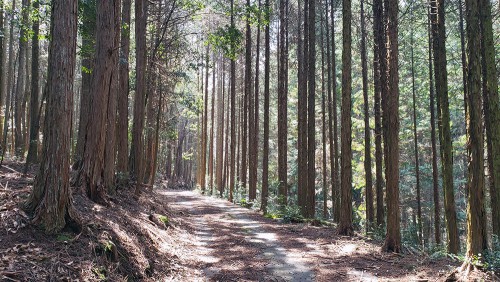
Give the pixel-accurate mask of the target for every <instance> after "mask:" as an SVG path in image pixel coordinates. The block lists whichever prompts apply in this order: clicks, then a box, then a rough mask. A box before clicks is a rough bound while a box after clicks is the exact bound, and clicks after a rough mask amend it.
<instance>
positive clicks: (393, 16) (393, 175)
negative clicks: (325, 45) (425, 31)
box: [382, 0, 401, 253]
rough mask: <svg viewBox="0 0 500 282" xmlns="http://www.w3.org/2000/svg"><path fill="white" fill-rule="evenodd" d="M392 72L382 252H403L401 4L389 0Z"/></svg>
mask: <svg viewBox="0 0 500 282" xmlns="http://www.w3.org/2000/svg"><path fill="white" fill-rule="evenodd" d="M385 8H386V15H387V39H388V41H389V43H388V52H387V55H388V60H387V61H388V72H387V78H388V80H387V83H388V84H387V89H388V92H387V93H386V95H387V96H386V97H385V100H386V102H385V103H384V102H383V105H384V106H385V107H384V108H383V113H384V114H383V122H384V124H385V126H384V134H386V135H385V136H386V139H385V140H386V143H385V148H386V157H385V169H386V170H385V179H386V188H387V234H386V237H385V242H384V246H383V247H382V249H383V250H384V251H386V252H396V253H399V252H401V233H400V226H399V225H400V212H399V73H398V53H399V51H398V11H399V7H398V1H397V0H386V2H385Z"/></svg>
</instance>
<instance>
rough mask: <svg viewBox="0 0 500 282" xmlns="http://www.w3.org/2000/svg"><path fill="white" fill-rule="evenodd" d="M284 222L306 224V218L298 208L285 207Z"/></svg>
mask: <svg viewBox="0 0 500 282" xmlns="http://www.w3.org/2000/svg"><path fill="white" fill-rule="evenodd" d="M283 222H284V223H300V222H304V217H303V216H302V213H301V212H300V208H299V207H298V206H285V208H284V209H283Z"/></svg>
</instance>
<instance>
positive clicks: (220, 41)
mask: <svg viewBox="0 0 500 282" xmlns="http://www.w3.org/2000/svg"><path fill="white" fill-rule="evenodd" d="M242 42H243V34H242V33H241V31H240V30H239V29H237V28H236V27H234V26H231V25H225V26H224V27H219V28H217V29H216V30H215V31H214V32H212V33H210V34H209V35H208V39H207V42H206V44H208V45H210V46H212V47H213V48H215V49H220V50H222V52H223V53H224V56H226V57H227V58H229V59H231V60H236V58H237V57H238V54H239V53H240V52H241V51H242V50H243V44H242Z"/></svg>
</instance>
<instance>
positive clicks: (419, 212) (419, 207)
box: [410, 10, 423, 244]
mask: <svg viewBox="0 0 500 282" xmlns="http://www.w3.org/2000/svg"><path fill="white" fill-rule="evenodd" d="M411 18H412V22H414V17H413V10H412V11H411ZM413 44H414V40H413V28H412V30H411V32H410V45H411V46H410V48H411V51H410V53H411V83H412V98H413V141H414V147H413V148H414V154H415V178H416V184H415V190H416V194H417V198H416V201H417V220H418V223H417V227H418V240H419V242H420V244H422V243H423V241H422V205H421V196H420V161H419V154H418V135H417V94H416V85H415V56H414V52H413Z"/></svg>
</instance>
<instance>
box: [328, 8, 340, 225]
mask: <svg viewBox="0 0 500 282" xmlns="http://www.w3.org/2000/svg"><path fill="white" fill-rule="evenodd" d="M334 5H335V1H334V0H331V11H330V13H331V18H332V31H331V32H332V60H331V62H332V67H331V69H332V95H333V97H332V98H330V102H329V104H330V107H331V108H333V111H332V116H331V117H330V123H331V119H332V118H333V134H332V133H331V131H332V128H330V140H331V139H332V136H333V154H331V151H330V158H333V168H332V198H333V199H332V201H333V220H334V221H335V222H339V220H340V176H339V138H338V122H337V116H338V114H337V69H336V68H337V64H336V59H335V50H336V44H335V10H336V9H335V7H334ZM329 110H330V109H329ZM330 127H331V126H330ZM331 146H332V141H330V147H331ZM330 150H331V149H330Z"/></svg>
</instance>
